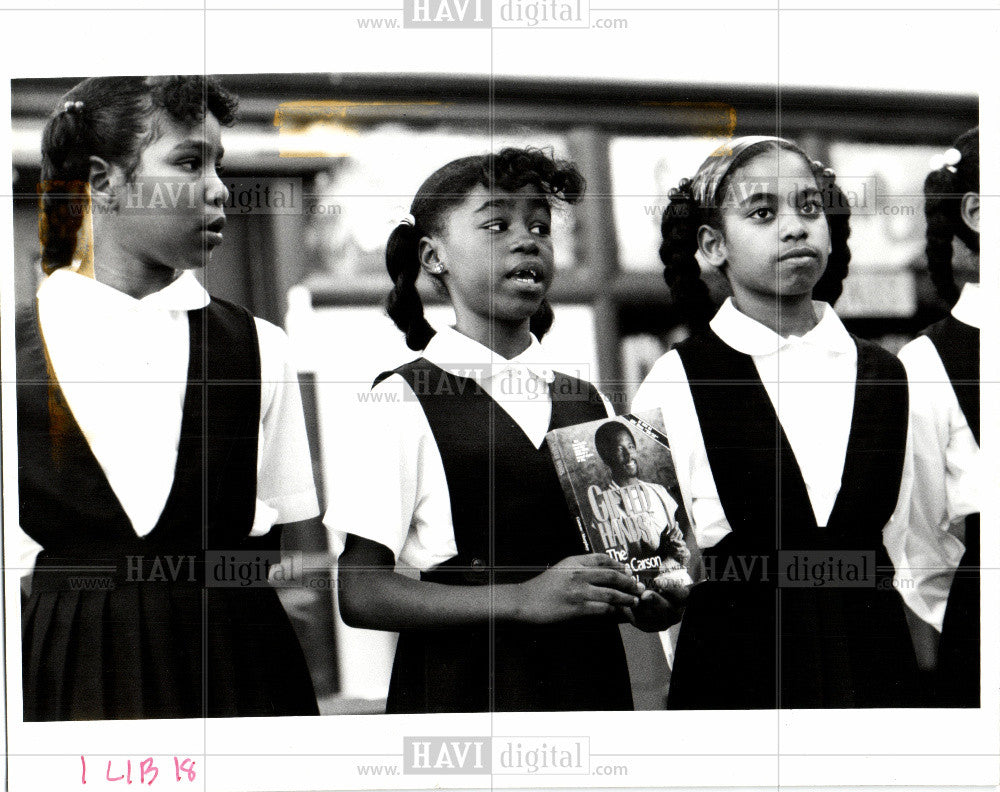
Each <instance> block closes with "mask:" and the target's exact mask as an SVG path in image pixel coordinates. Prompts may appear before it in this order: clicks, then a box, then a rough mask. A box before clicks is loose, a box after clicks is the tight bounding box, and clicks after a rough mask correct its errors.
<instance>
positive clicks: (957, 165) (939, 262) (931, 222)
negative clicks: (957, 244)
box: [924, 127, 979, 305]
mask: <svg viewBox="0 0 1000 792" xmlns="http://www.w3.org/2000/svg"><path fill="white" fill-rule="evenodd" d="M952 148H953V149H954V150H955V151H957V152H958V154H959V159H958V161H957V162H953V163H946V164H944V165H942V166H941V167H940V168H937V169H936V170H932V171H931V172H930V173H928V174H927V178H926V179H925V180H924V216H925V217H926V218H927V247H926V251H927V269H928V270H929V271H930V276H931V281H932V282H933V283H934V288H935V289H937V293H938V294H939V295H940V296H941V298H942V299H943V300H944V301H945V302H947V303H948V304H949V305H951V304H953V303H954V302H955V301H956V300H957V299H958V286H957V285H956V284H955V278H954V275H953V274H952V269H951V257H952V246H951V244H952V239H953V238H954V237H956V236H957V237H958V238H959V239H961V240H962V241H963V242H964V243H965V244H966V245H967V246H968V247H969V249H970V250H971V251H972V252H973V253H975V254H976V255H979V233H978V232H976V231H974V230H973V229H971V228H969V226H968V225H966V224H965V221H964V220H963V219H962V198H963V197H964V196H965V194H966V193H970V192H974V193H978V192H979V127H975V128H973V129H970V130H969V131H968V132H965V133H963V134H962V135H961V136H959V138H958V139H957V140H956V141H955V142H954V143H953V144H952ZM949 153H950V152H949Z"/></svg>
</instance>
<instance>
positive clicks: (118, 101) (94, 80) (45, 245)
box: [39, 75, 237, 273]
mask: <svg viewBox="0 0 1000 792" xmlns="http://www.w3.org/2000/svg"><path fill="white" fill-rule="evenodd" d="M236 104H237V100H236V97H235V96H233V95H232V94H231V93H229V92H228V91H226V90H225V89H224V88H223V87H222V86H221V85H220V84H219V82H218V81H217V80H215V79H214V78H212V77H204V76H202V75H189V76H170V77H91V78H89V79H87V80H84V81H83V82H81V83H79V84H77V85H76V86H74V87H73V88H72V89H71V90H70V91H69V93H67V94H66V95H65V96H63V97H62V99H60V100H59V104H58V106H57V107H56V109H55V111H54V112H53V113H52V115H51V116H50V117H49V120H48V121H47V122H46V124H45V129H44V131H43V132H42V180H41V184H40V185H39V193H40V195H41V217H40V228H39V238H40V239H41V242H42V269H43V270H45V272H46V273H49V272H52V270H54V269H57V268H59V267H65V266H66V265H68V264H69V263H70V262H72V260H73V255H74V253H75V250H76V237H77V232H78V231H79V229H80V225H81V223H82V222H83V215H84V212H85V210H86V208H87V205H88V198H87V183H88V181H89V179H90V158H91V157H92V156H98V157H101V158H102V159H105V160H107V161H108V162H113V163H115V164H117V165H119V166H121V167H122V168H124V169H125V172H126V175H127V176H128V178H131V177H132V175H133V174H134V172H135V169H136V167H138V164H139V158H140V156H141V155H142V150H143V149H144V148H145V147H146V146H147V145H149V143H150V142H152V141H153V140H154V139H155V138H156V135H157V134H158V128H157V125H156V123H155V118H154V116H155V114H156V113H157V112H158V111H161V110H162V111H164V112H165V113H167V115H169V116H170V117H171V118H172V119H174V120H175V121H177V122H179V123H181V124H185V125H187V126H191V125H194V124H196V123H198V122H200V121H202V120H204V118H205V115H206V113H211V114H212V115H214V116H215V117H216V119H218V121H219V123H220V124H223V125H226V126H228V125H229V124H232V122H233V119H234V117H235V113H236Z"/></svg>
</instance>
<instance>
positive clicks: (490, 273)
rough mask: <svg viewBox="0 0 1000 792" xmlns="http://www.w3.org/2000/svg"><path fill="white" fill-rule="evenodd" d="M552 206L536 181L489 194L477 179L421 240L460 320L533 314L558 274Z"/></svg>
mask: <svg viewBox="0 0 1000 792" xmlns="http://www.w3.org/2000/svg"><path fill="white" fill-rule="evenodd" d="M550 223H551V211H550V209H549V204H548V201H547V200H546V199H545V198H544V197H542V196H540V195H539V194H538V190H537V189H536V188H534V187H532V186H530V185H527V186H525V187H522V188H521V189H520V190H517V191H516V192H506V191H503V190H500V191H494V192H492V193H491V192H490V191H489V190H487V189H486V188H485V187H482V186H479V185H477V186H476V187H475V188H474V189H472V190H471V191H470V192H469V194H468V195H467V196H466V198H465V200H464V201H463V202H462V203H461V204H459V205H458V206H456V207H454V208H453V209H451V211H449V212H448V214H447V215H446V216H445V219H444V223H443V227H442V231H441V233H440V234H438V235H436V236H435V237H431V238H427V237H425V239H424V240H423V242H422V244H421V262H422V264H423V266H424V268H425V269H426V270H427V271H428V272H431V273H435V270H436V269H438V268H441V267H443V273H441V275H442V278H443V280H444V283H445V285H446V286H447V288H448V293H449V295H450V296H451V300H452V303H453V305H454V307H455V313H456V315H457V316H458V320H459V325H460V326H461V325H463V324H465V325H467V326H468V325H469V324H470V323H472V322H475V323H477V324H481V323H484V322H493V321H499V322H502V323H504V324H507V325H517V324H520V323H524V322H527V321H528V320H530V318H531V316H532V314H534V313H535V312H536V311H537V310H538V308H539V306H540V305H541V303H542V300H543V298H544V297H545V294H546V292H548V289H549V286H550V285H551V283H552V276H553V272H554V256H553V251H552V234H551V228H550Z"/></svg>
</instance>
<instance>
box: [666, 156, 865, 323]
mask: <svg viewBox="0 0 1000 792" xmlns="http://www.w3.org/2000/svg"><path fill="white" fill-rule="evenodd" d="M730 146H731V149H727V150H726V152H725V153H726V154H728V155H729V161H728V162H727V161H725V159H723V158H722V156H721V155H720V152H718V151H717V152H716V153H714V154H713V155H712V156H710V157H709V158H708V159H706V160H705V162H703V163H702V165H701V167H700V168H699V169H698V173H697V174H696V175H695V177H694V179H693V180H692V179H682V180H681V183H680V186H679V187H678V188H676V189H673V190H671V191H670V203H669V204H668V206H667V208H666V210H665V211H664V212H663V219H662V221H661V223H660V234H661V236H662V239H663V241H662V242H661V244H660V260H661V261H662V262H663V279H664V280H665V281H666V284H667V287H668V288H669V289H670V293H671V296H672V297H673V300H674V304H675V305H676V307H677V310H678V312H679V313H680V315H681V317H682V319H683V320H684V321H686V322H688V323H689V324H692V325H694V326H701V325H704V324H705V323H706V322H708V320H709V319H710V318H711V317H712V314H713V313H714V310H715V306H714V305H713V304H712V300H711V298H710V296H709V292H708V287H707V286H706V285H705V282H704V281H703V280H702V279H701V269H700V267H699V265H698V260H697V259H696V258H695V253H697V252H698V229H699V228H700V227H701V226H702V225H706V224H707V225H711V226H715V227H717V228H721V226H722V213H721V211H720V203H719V201H717V200H716V198H717V196H720V195H725V190H726V187H727V186H728V184H729V180H730V178H731V177H732V175H733V173H735V172H736V170H737V169H739V168H740V167H742V166H744V165H746V164H747V163H748V162H750V160H752V159H753V158H754V157H756V156H757V155H759V154H761V153H763V152H765V151H773V150H777V149H784V150H786V151H791V152H794V153H796V154H798V155H800V156H801V157H802V158H803V159H804V160H805V161H806V163H807V164H808V165H809V168H810V170H811V171H812V174H813V176H814V177H815V179H816V186H817V187H818V188H819V190H820V193H821V195H822V198H823V208H824V213H825V215H826V222H827V226H828V227H829V229H830V243H831V253H830V255H829V257H828V258H827V264H826V270H824V272H823V275H822V276H821V277H820V279H819V281H818V282H817V283H816V285H815V286H814V287H813V297H814V298H815V299H817V300H823V301H825V302H829V303H831V304H832V303H835V302H836V301H837V299H838V298H839V297H840V294H841V292H842V291H843V282H844V278H846V277H847V270H848V265H849V264H850V261H851V249H850V246H849V245H848V243H847V240H848V238H849V237H850V235H851V225H850V219H851V210H850V206H849V203H848V201H847V198H846V196H845V195H844V194H843V192H842V191H841V189H840V188H839V187H838V186H837V184H836V175H835V174H834V172H833V171H832V170H831V169H830V168H827V167H826V166H824V165H823V163H822V162H819V161H818V160H810V159H809V157H808V156H807V155H806V153H805V152H804V151H802V149H800V148H799V147H798V146H796V145H795V144H794V143H792V142H791V141H788V140H783V139H781V138H763V139H757V138H745V139H742V140H741V139H737V140H736V141H733V143H731V144H730ZM720 151H721V150H720ZM709 174H711V175H712V176H714V177H715V180H714V181H712V180H711V178H709ZM706 182H711V183H710V184H708V185H707V186H706Z"/></svg>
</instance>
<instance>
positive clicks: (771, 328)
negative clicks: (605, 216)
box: [633, 137, 914, 709]
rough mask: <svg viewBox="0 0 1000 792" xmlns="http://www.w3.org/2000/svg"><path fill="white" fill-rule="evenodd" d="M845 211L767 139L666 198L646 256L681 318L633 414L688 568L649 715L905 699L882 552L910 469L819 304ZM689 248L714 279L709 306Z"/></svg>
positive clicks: (842, 267) (877, 393)
mask: <svg viewBox="0 0 1000 792" xmlns="http://www.w3.org/2000/svg"><path fill="white" fill-rule="evenodd" d="M848 223H849V209H848V203H847V201H846V200H845V199H844V197H843V195H842V194H841V193H840V191H839V189H838V188H837V186H836V181H835V176H834V173H833V171H832V170H830V169H828V168H824V167H823V165H822V164H821V163H819V162H815V161H812V160H810V158H809V157H807V156H806V155H805V154H804V153H803V152H802V150H801V149H799V148H798V147H797V146H795V145H794V144H792V143H790V142H788V141H786V140H783V139H780V138H774V137H748V138H740V139H737V140H735V141H732V142H731V143H730V144H728V145H727V146H725V147H723V148H721V149H719V150H718V151H716V152H714V153H713V154H712V156H710V157H709V158H708V159H706V160H705V162H704V163H703V164H702V166H701V167H700V168H699V169H698V172H697V174H696V175H695V177H694V178H693V179H690V180H689V179H684V180H682V181H681V183H680V186H679V187H678V188H677V189H675V190H673V191H672V193H671V200H670V204H669V206H668V208H667V210H666V211H665V212H664V215H663V221H662V235H663V242H662V245H661V247H660V257H661V259H662V261H663V265H664V276H665V279H666V282H667V285H668V286H669V287H670V290H671V294H672V296H673V299H674V302H675V304H676V305H677V307H678V309H680V310H682V311H684V312H685V314H686V318H687V319H688V320H689V322H690V323H691V324H692V325H693V327H694V328H695V330H694V332H693V334H692V336H691V337H690V338H689V339H688V340H686V341H684V342H683V343H681V344H680V345H678V347H677V348H676V349H674V350H672V351H670V352H668V353H667V354H666V355H664V356H663V357H662V358H660V360H659V361H658V362H657V363H656V364H655V365H654V367H653V369H652V370H651V371H650V373H649V376H648V377H647V378H646V380H645V381H644V382H643V384H642V386H641V387H640V389H639V391H638V393H637V394H636V397H635V400H634V402H633V411H639V410H645V409H652V408H655V407H661V408H662V410H663V415H664V419H665V421H666V427H667V435H668V437H669V438H670V442H671V447H672V450H673V454H674V460H675V463H676V466H677V471H678V477H679V480H680V484H681V490H682V492H684V493H686V497H688V498H690V500H691V507H692V512H693V514H692V520H693V522H694V531H695V536H696V538H697V541H698V544H699V546H700V547H701V548H702V552H703V555H704V561H705V570H706V575H707V579H706V580H705V581H704V582H702V583H700V584H698V585H696V586H695V587H694V589H693V590H692V592H691V596H690V599H689V600H688V603H687V608H686V611H685V615H684V619H683V621H682V623H681V625H680V632H679V637H678V643H677V647H676V654H675V658H674V663H673V671H672V677H671V684H670V693H669V698H668V707H671V708H678V709H769V708H779V707H781V708H809V707H882V706H900V705H903V704H906V703H908V702H909V700H910V699H909V696H910V692H911V684H910V682H911V679H912V676H913V674H914V659H913V650H912V646H911V644H910V641H909V637H908V634H907V627H906V621H905V617H904V614H903V607H902V602H901V600H900V598H899V595H898V594H897V593H896V591H895V590H894V589H893V587H892V579H893V566H892V563H891V561H890V559H889V555H888V553H887V551H886V544H885V542H888V543H890V544H891V545H893V546H895V545H896V544H897V537H898V536H899V535H900V533H901V531H902V528H903V526H905V524H906V517H905V511H906V504H907V503H908V496H909V489H910V484H911V479H912V474H911V472H910V462H909V452H908V447H907V424H908V421H907V386H906V378H905V373H904V371H903V368H902V366H901V365H900V364H899V362H898V361H897V360H896V359H895V358H894V357H893V356H892V355H890V354H889V353H887V352H885V351H883V350H882V349H881V348H879V347H877V346H876V345H875V344H872V343H869V342H866V341H863V340H862V339H859V338H856V337H854V336H852V335H851V334H849V333H848V332H847V331H846V330H845V329H844V326H843V325H842V324H841V322H840V320H839V319H838V318H837V316H836V314H835V313H834V312H833V310H832V308H831V307H830V305H829V304H828V302H825V301H824V300H826V301H830V302H832V301H834V300H836V298H837V297H838V296H839V294H840V290H841V281H842V280H843V278H844V276H845V275H846V273H847V265H848V262H849V260H850V251H849V248H848V246H847V238H848V235H849V233H850V231H849V224H848ZM699 259H700V260H701V262H703V263H704V265H706V266H709V267H716V268H718V269H719V270H721V272H722V273H723V274H724V276H725V277H726V279H727V281H728V282H729V285H730V287H731V289H732V297H730V298H729V299H727V300H726V301H725V303H724V304H723V306H722V307H721V308H720V309H719V310H718V311H717V312H716V313H715V315H714V317H713V316H712V315H711V303H710V301H709V295H708V291H707V288H706V286H705V284H704V282H703V281H702V279H701V277H700V269H699ZM814 298H816V299H814ZM709 320H710V321H709Z"/></svg>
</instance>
